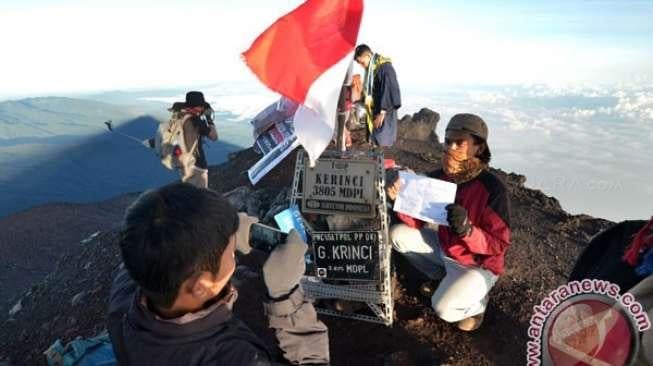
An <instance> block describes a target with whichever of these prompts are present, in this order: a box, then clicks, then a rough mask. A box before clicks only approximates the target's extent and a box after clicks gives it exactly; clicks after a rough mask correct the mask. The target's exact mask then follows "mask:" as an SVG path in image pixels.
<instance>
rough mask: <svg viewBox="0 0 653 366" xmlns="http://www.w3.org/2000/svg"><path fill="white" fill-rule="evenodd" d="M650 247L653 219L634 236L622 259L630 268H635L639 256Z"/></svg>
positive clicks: (652, 237)
mask: <svg viewBox="0 0 653 366" xmlns="http://www.w3.org/2000/svg"><path fill="white" fill-rule="evenodd" d="M650 247H653V217H651V219H650V220H649V221H648V222H647V223H646V224H645V225H644V227H643V228H642V229H641V230H640V231H638V232H637V234H635V236H634V238H633V241H632V242H631V243H630V245H629V246H628V248H627V249H626V253H625V254H624V257H623V259H624V261H625V262H626V263H628V264H630V265H631V266H636V265H637V262H638V260H639V256H640V254H641V253H644V252H646V251H647V250H648V249H649V248H650Z"/></svg>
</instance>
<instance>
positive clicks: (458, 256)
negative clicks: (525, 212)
mask: <svg viewBox="0 0 653 366" xmlns="http://www.w3.org/2000/svg"><path fill="white" fill-rule="evenodd" d="M428 176H429V177H431V178H437V179H441V180H446V181H450V178H449V177H447V176H446V175H445V174H444V172H443V171H442V169H438V170H436V171H434V172H433V173H431V174H429V175H428ZM456 203H457V204H459V205H461V206H463V207H464V208H465V209H467V215H468V218H469V220H470V221H471V223H472V231H471V233H470V235H468V236H466V237H458V236H456V235H455V234H454V233H452V232H451V230H449V227H448V226H443V225H440V227H439V229H438V238H439V239H440V247H441V248H442V250H443V251H444V254H445V255H446V256H448V257H450V258H453V259H455V260H456V261H457V262H459V263H461V264H463V265H477V266H481V267H483V268H485V269H487V270H489V271H492V272H493V273H495V274H497V275H500V274H502V273H503V269H504V265H503V263H504V258H503V257H504V255H505V253H506V249H508V246H509V245H510V210H511V209H510V197H509V196H508V189H507V188H506V184H505V183H504V182H503V181H502V180H501V178H499V177H498V176H496V175H495V174H494V173H491V172H489V171H483V172H481V174H479V175H478V176H477V177H476V178H474V179H472V180H470V181H469V182H466V183H463V184H459V185H458V190H457V191H456ZM397 216H398V217H399V219H400V220H401V221H403V222H404V223H405V224H407V225H408V226H411V227H415V228H421V227H422V225H423V224H424V223H423V222H422V221H420V220H418V219H415V218H413V217H410V216H408V215H404V214H400V213H397Z"/></svg>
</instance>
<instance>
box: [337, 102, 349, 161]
mask: <svg viewBox="0 0 653 366" xmlns="http://www.w3.org/2000/svg"><path fill="white" fill-rule="evenodd" d="M337 116H338V117H336V118H337V119H336V128H337V130H336V131H337V138H336V148H337V149H338V151H340V152H345V150H346V149H347V148H346V145H345V116H346V112H344V111H338V114H337Z"/></svg>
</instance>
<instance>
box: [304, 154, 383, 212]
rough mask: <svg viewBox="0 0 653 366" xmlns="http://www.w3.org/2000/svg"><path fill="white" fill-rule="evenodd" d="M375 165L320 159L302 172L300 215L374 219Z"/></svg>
mask: <svg viewBox="0 0 653 366" xmlns="http://www.w3.org/2000/svg"><path fill="white" fill-rule="evenodd" d="M375 164H376V162H375V161H372V160H370V161H365V160H346V159H320V160H318V161H317V163H316V164H315V167H313V168H310V167H308V165H306V168H305V171H304V200H303V203H302V211H303V212H307V213H318V214H347V215H350V216H357V217H366V218H372V217H375V216H376V190H375V184H376V179H377V177H376V175H377V173H376V171H377V169H376V165H375Z"/></svg>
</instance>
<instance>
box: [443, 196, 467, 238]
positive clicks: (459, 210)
mask: <svg viewBox="0 0 653 366" xmlns="http://www.w3.org/2000/svg"><path fill="white" fill-rule="evenodd" d="M445 209H446V210H447V222H448V223H449V228H450V229H451V231H452V232H453V233H454V234H456V235H457V236H467V235H469V233H470V232H471V231H472V224H471V223H470V222H469V218H468V217H467V210H466V209H465V208H464V207H463V206H461V205H459V204H457V203H452V204H450V205H447V207H445Z"/></svg>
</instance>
